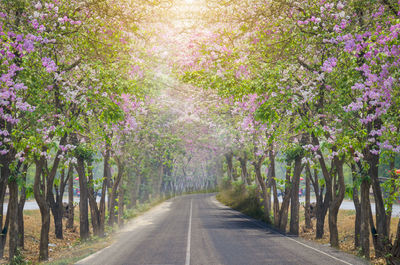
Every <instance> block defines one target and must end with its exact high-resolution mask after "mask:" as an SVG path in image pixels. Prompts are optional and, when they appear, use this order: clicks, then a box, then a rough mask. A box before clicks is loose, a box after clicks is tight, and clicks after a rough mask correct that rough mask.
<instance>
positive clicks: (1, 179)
mask: <svg viewBox="0 0 400 265" xmlns="http://www.w3.org/2000/svg"><path fill="white" fill-rule="evenodd" d="M0 158H1V167H0V171H1V176H0V259H2V258H3V256H4V248H5V246H6V239H7V234H8V226H9V223H10V222H9V220H10V215H9V214H8V212H9V210H10V207H8V208H7V214H6V218H5V220H3V219H4V214H3V209H4V208H3V207H4V206H3V205H4V198H5V194H6V189H7V181H8V178H9V176H10V168H9V163H8V161H7V160H8V159H7V158H6V157H5V156H0ZM3 221H4V226H3Z"/></svg>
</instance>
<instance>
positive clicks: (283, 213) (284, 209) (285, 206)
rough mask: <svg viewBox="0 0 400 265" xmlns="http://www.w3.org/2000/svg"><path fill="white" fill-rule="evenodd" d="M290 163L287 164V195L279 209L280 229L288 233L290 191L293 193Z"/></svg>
mask: <svg viewBox="0 0 400 265" xmlns="http://www.w3.org/2000/svg"><path fill="white" fill-rule="evenodd" d="M290 174H291V169H290V164H288V165H287V166H286V183H285V196H284V197H283V201H282V205H281V209H280V210H279V229H280V230H281V231H282V232H284V233H286V225H287V221H288V214H289V212H288V210H289V204H290V197H291V196H290V195H291V194H290V193H291V190H292V189H291V186H290Z"/></svg>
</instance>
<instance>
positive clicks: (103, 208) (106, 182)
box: [99, 143, 111, 237]
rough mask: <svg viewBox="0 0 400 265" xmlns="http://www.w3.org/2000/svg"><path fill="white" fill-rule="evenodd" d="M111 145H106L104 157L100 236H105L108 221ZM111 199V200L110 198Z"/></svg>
mask: <svg viewBox="0 0 400 265" xmlns="http://www.w3.org/2000/svg"><path fill="white" fill-rule="evenodd" d="M110 148H111V147H110V144H108V143H106V152H105V155H104V162H103V163H104V167H103V185H102V187H101V198H100V206H99V211H100V222H99V225H100V230H99V233H100V236H101V237H103V236H104V226H105V222H106V221H105V220H106V196H107V193H106V192H107V188H108V185H109V183H110V180H111V169H110V165H109V161H110ZM108 199H110V198H108Z"/></svg>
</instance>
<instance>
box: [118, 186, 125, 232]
mask: <svg viewBox="0 0 400 265" xmlns="http://www.w3.org/2000/svg"><path fill="white" fill-rule="evenodd" d="M118 190H119V191H118V226H119V227H120V228H121V227H123V226H124V218H123V217H124V193H125V189H124V185H123V179H122V180H121V181H120V183H119V188H118Z"/></svg>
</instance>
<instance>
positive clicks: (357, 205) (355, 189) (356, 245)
mask: <svg viewBox="0 0 400 265" xmlns="http://www.w3.org/2000/svg"><path fill="white" fill-rule="evenodd" d="M351 171H352V176H353V202H354V208H355V209H356V219H355V223H354V248H355V249H357V248H359V247H360V244H361V243H360V234H361V202H360V198H359V195H358V187H357V184H356V182H357V181H356V177H357V173H356V167H355V165H354V164H352V165H351Z"/></svg>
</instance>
